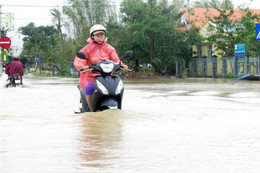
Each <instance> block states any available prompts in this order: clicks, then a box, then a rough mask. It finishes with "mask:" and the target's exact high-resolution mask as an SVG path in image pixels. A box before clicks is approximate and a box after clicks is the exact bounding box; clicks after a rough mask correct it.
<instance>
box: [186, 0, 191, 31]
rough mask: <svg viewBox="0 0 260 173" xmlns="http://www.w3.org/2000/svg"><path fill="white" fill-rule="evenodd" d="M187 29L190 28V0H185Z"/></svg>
mask: <svg viewBox="0 0 260 173" xmlns="http://www.w3.org/2000/svg"><path fill="white" fill-rule="evenodd" d="M187 23H188V24H187V29H188V30H189V29H190V0H187Z"/></svg>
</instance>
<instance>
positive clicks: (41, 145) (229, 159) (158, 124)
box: [0, 75, 260, 173]
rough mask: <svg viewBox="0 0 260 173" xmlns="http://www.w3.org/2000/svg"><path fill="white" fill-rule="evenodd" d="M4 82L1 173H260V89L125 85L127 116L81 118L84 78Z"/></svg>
mask: <svg viewBox="0 0 260 173" xmlns="http://www.w3.org/2000/svg"><path fill="white" fill-rule="evenodd" d="M5 80H6V76H5V75H2V77H0V82H1V83H0V124H1V130H0V133H1V136H0V172H1V173H17V172H19V173H32V172H33V173H36V172H37V173H46V172H53V173H68V172H69V173H86V172H90V173H93V172H108V173H110V172H111V173H114V172H129V173H132V172H142V173H143V172H148V173H150V172H175V173H194V172H199V173H209V172H210V173H223V172H228V173H231V172H234V173H245V172H247V173H258V172H259V171H260V167H259V163H260V82H259V81H256V82H253V81H239V82H234V81H233V80H230V79H229V80H224V79H186V80H176V79H174V78H172V79H157V80H125V81H124V84H125V93H124V98H123V109H122V110H109V111H104V112H98V113H84V114H75V113H74V111H77V110H78V107H79V92H78V89H77V87H76V85H77V81H78V80H77V79H73V78H57V77H53V78H47V77H46V78H36V77H33V76H30V75H27V76H25V78H24V84H25V85H24V87H17V88H4V83H5V82H6V81H5Z"/></svg>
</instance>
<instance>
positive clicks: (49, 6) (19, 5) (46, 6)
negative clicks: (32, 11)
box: [0, 4, 120, 8]
mask: <svg viewBox="0 0 260 173" xmlns="http://www.w3.org/2000/svg"><path fill="white" fill-rule="evenodd" d="M0 5H1V6H10V7H42V8H53V7H83V6H74V5H22V4H16V5H12V4H0ZM104 5H106V6H120V4H104ZM91 6H92V7H93V5H90V7H91ZM97 6H98V5H97Z"/></svg>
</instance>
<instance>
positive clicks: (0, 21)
mask: <svg viewBox="0 0 260 173" xmlns="http://www.w3.org/2000/svg"><path fill="white" fill-rule="evenodd" d="M1 8H2V6H1V5H0V38H1V37H2V35H1V34H2V20H1V19H2V11H1ZM2 71H3V66H2V48H1V47H0V75H2Z"/></svg>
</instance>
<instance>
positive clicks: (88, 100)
mask: <svg viewBox="0 0 260 173" xmlns="http://www.w3.org/2000/svg"><path fill="white" fill-rule="evenodd" d="M86 98H87V103H88V106H89V109H90V111H91V112H93V105H92V95H86Z"/></svg>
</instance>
